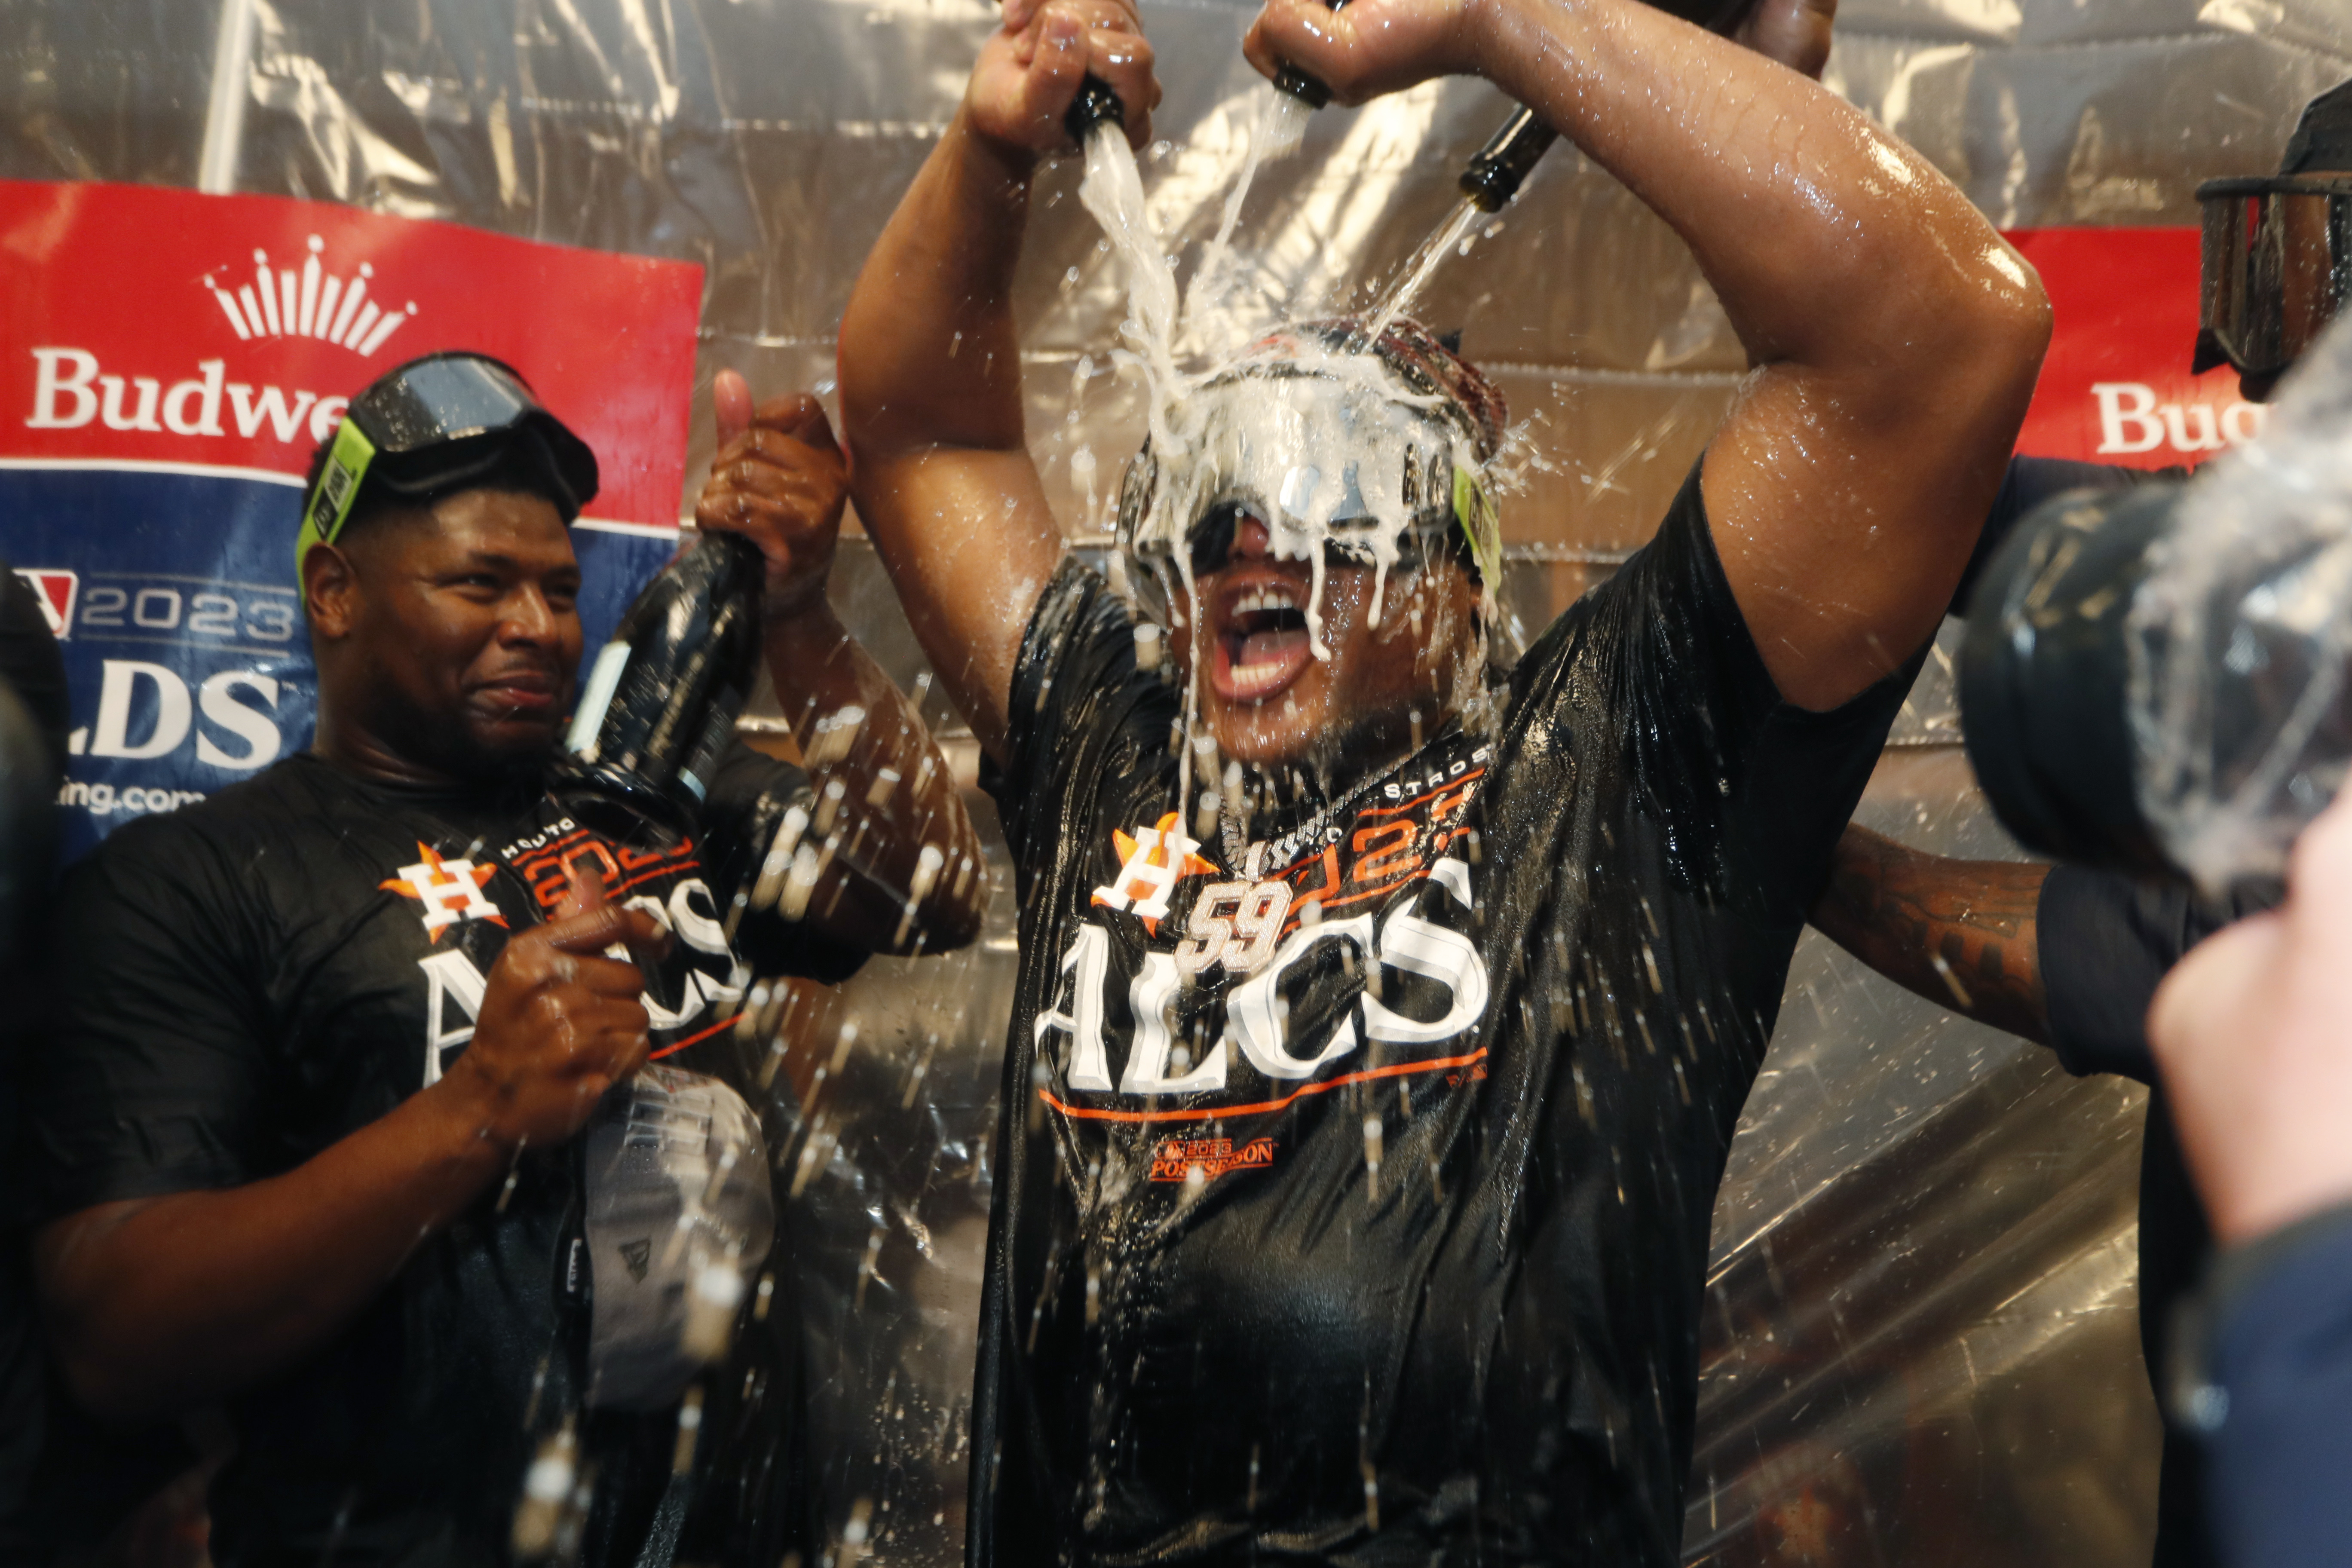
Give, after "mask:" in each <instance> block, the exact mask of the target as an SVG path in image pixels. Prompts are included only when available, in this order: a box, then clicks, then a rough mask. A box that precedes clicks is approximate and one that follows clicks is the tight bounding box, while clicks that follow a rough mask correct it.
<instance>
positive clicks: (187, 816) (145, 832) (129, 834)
mask: <svg viewBox="0 0 2352 1568" xmlns="http://www.w3.org/2000/svg"><path fill="white" fill-rule="evenodd" d="M341 793H342V789H341V781H340V780H339V779H337V778H336V777H335V775H334V773H333V770H332V769H331V768H329V767H328V766H327V765H326V764H324V763H320V762H318V761H316V760H315V759H313V758H310V757H305V756H295V757H289V758H287V759H285V760H284V761H282V762H278V763H273V764H272V765H271V766H270V767H269V768H268V769H267V770H266V771H264V772H263V773H258V774H257V775H256V776H254V777H252V778H249V779H245V780H241V781H239V782H238V783H236V784H231V785H229V787H228V788H226V789H224V790H217V791H215V792H214V793H213V794H211V795H206V796H205V798H203V799H202V800H195V801H190V802H189V803H187V804H186V805H182V806H179V807H177V808H175V809H173V810H171V811H159V812H152V813H150V814H148V815H146V816H139V817H134V818H132V819H131V821H129V822H126V823H124V824H123V825H122V826H120V827H117V828H115V829H114V830H113V831H112V832H111V833H109V834H108V835H107V836H106V837H105V838H104V839H103V840H102V841H101V842H100V844H99V846H98V847H97V848H95V849H93V850H91V851H90V852H89V854H88V855H86V856H84V857H83V858H82V859H81V860H80V861H79V862H78V863H77V864H76V865H75V867H74V868H72V869H71V870H69V871H68V874H67V880H68V885H70V884H72V883H73V882H74V881H75V880H76V879H78V878H83V879H86V878H88V877H93V876H95V877H100V878H102V879H106V880H110V881H122V880H125V879H129V880H135V881H149V880H152V879H155V878H157V877H163V878H166V879H170V878H173V877H175V876H177V877H195V876H198V875H200V874H203V873H207V872H222V873H232V872H233V871H234V869H235V868H236V867H237V866H238V865H240V864H243V863H245V862H247V861H248V860H249V859H250V858H251V857H252V855H253V854H254V852H255V851H257V850H258V849H261V848H264V847H284V846H286V845H287V844H288V841H289V838H290V837H293V836H295V835H297V834H298V833H299V831H300V830H301V828H302V827H303V826H304V825H306V824H307V823H310V822H312V821H316V820H317V819H319V818H320V816H322V815H324V814H325V813H326V811H327V810H328V809H330V808H331V805H332V804H333V803H334V797H335V796H336V795H339V794H341Z"/></svg>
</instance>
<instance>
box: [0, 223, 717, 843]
mask: <svg viewBox="0 0 2352 1568" xmlns="http://www.w3.org/2000/svg"><path fill="white" fill-rule="evenodd" d="M700 299H701V270H700V268H696V267H693V266H689V265H685V264H682V263H678V262H673V261H650V260H646V259H643V258H636V257H627V256H607V255H602V254H599V253H597V252H594V251H585V250H570V249H565V248H562V247H558V246H551V245H535V244H531V243H530V242H528V241H524V240H517V239H506V238H501V237H498V236H495V235H488V234H479V233H476V232H475V231H473V230H471V229H465V228H459V227H457V226H454V225H450V224H441V223H419V222H415V221H412V220H409V219H405V218H395V217H383V216H376V215H374V214H370V213H363V212H355V211H353V210H352V209H350V208H347V207H337V206H327V205H320V204H317V203H312V202H298V201H288V200H283V199H280V198H277V197H271V196H205V195H194V194H191V193H189V192H185V191H173V190H163V189H158V188H152V187H148V186H134V185H106V184H28V183H26V182H22V181H5V180H0V552H5V555H6V557H7V559H8V561H9V563H11V564H12V565H14V566H15V567H16V570H17V571H18V573H19V574H22V575H23V576H24V577H25V578H26V580H27V581H28V582H30V583H31V584H33V585H34V587H35V588H36V589H37V591H38V592H39V593H40V595H41V596H42V601H43V603H44V604H45V605H47V607H48V610H49V616H50V624H51V626H53V627H54V628H55V630H56V631H57V633H58V637H59V638H60V639H61V640H62V642H63V645H64V649H65V655H66V670H67V676H68V680H69V682H70V683H71V686H72V694H73V705H74V729H73V731H72V734H71V736H70V738H69V739H68V750H69V751H70V752H71V753H72V754H71V756H70V758H69V767H70V773H69V777H68V781H67V784H66V787H65V793H64V795H63V798H62V799H61V801H60V804H61V805H64V806H65V807H66V808H67V818H66V819H67V824H68V826H67V836H66V844H67V848H68V852H73V851H78V850H79V849H81V848H83V847H87V846H88V845H89V844H90V843H91V842H94V841H95V839H96V838H97V837H100V836H101V835H103V834H104V833H105V832H106V831H107V829H109V828H110V827H111V826H114V825H115V824H116V823H119V822H121V821H123V820H125V819H126V818H127V817H130V816H138V815H141V814H143V813H149V812H156V811H168V810H172V809H173V808H175V807H177V806H179V805H184V804H186V803H187V802H189V801H192V800H199V799H202V798H203V797H204V796H205V795H208V794H210V793H211V792H213V791H214V790H216V789H219V788H222V787H224V786H225V785H227V784H234V783H236V781H237V780H239V779H240V778H246V777H249V776H251V775H252V774H253V773H255V772H256V771H257V770H258V769H260V768H263V767H266V766H268V764H269V763H272V762H274V761H276V760H277V759H278V758H279V757H282V756H284V755H286V754H287V753H288V752H292V751H296V750H299V748H301V747H302V746H304V745H307V744H308V743H309V742H310V729H311V724H312V720H313V714H314V681H313V679H312V673H311V668H310V650H309V646H308V642H309V639H308V637H306V636H305V634H304V628H303V625H302V616H301V605H300V603H299V594H298V592H297V585H296V584H295V582H294V535H295V529H296V524H297V522H298V521H299V515H300V510H301V495H302V492H301V476H302V475H303V473H304V472H305V471H306V469H307V468H308V467H309V465H310V457H311V454H312V453H313V452H314V451H315V450H316V449H317V448H318V447H319V445H320V442H321V441H323V440H325V439H326V437H327V436H328V434H329V433H330V432H331V430H332V428H333V426H334V422H335V418H336V416H338V415H339V414H340V413H341V411H342V408H343V406H344V403H345V400H346V399H348V398H349V397H351V396H352V395H353V394H355V393H357V392H358V391H359V390H360V389H361V388H362V387H363V386H365V385H366V384H368V383H369V382H371V381H373V380H374V379H375V378H376V377H377V376H379V375H381V374H383V373H384V372H385V371H387V370H389V369H391V368H392V367H393V366H394V365H397V364H399V363H402V362H404V361H405V360H409V359H413V358H415V357H416V356H417V355H419V354H423V353H431V352H433V351H434V350H436V349H448V348H464V349H471V350H475V351H478V352H480V353H489V354H495V355H496V356H498V357H499V358H500V359H502V360H505V361H506V362H507V363H509V364H511V365H513V366H514V367H515V368H516V369H517V370H519V371H520V372H521V373H522V374H523V376H524V378H525V379H526V380H528V381H529V382H530V384H532V386H533V387H534V388H535V389H536V390H537V391H538V393H539V395H540V397H541V401H542V402H544V403H545V404H546V405H547V406H548V407H549V408H551V409H552V410H553V411H554V412H555V413H556V415H557V416H559V417H561V418H562V420H563V421H564V422H565V423H566V424H568V425H570V426H572V428H573V429H574V430H576V431H578V432H579V433H580V435H581V436H582V437H583V438H584V439H585V440H586V441H587V443H588V445H589V446H590V447H592V448H593V450H594V451H595V454H596V458H597V464H598V468H599V469H600V471H601V474H602V479H603V488H602V489H601V490H600V492H599V493H598V495H597V496H596V498H595V500H593V502H591V503H590V505H589V508H588V515H587V516H585V517H583V518H582V519H581V520H580V530H579V531H577V532H576V533H575V534H574V535H573V543H574V545H575V546H576V547H577V549H578V551H579V554H580V564H581V572H582V576H583V584H582V591H581V595H580V612H581V618H582V620H583V622H584V623H585V630H586V632H587V635H588V637H589V639H590V641H589V646H591V647H593V646H595V644H596V642H598V641H600V640H601V639H602V638H603V637H604V634H605V632H606V631H607V630H608V629H609V628H610V626H612V624H613V621H614V618H615V617H616V616H618V614H619V612H620V610H621V608H622V606H623V605H626V604H627V603H628V601H629V598H630V597H631V595H634V594H635V591H636V589H637V587H638V585H639V584H642V583H643V582H644V581H645V579H646V576H647V575H648V574H651V573H652V572H653V571H654V570H655V569H656V567H658V566H659V565H660V563H661V562H662V560H663V558H664V557H665V556H667V553H668V552H669V551H670V550H671V549H672V548H673V547H674V536H675V532H676V526H677V509H678V495H679V489H680V487H681V483H682V481H683V479H684V477H685V466H686V423H687V417H688V400H689V397H690V395H691V393H692V390H693V381H694V351H695V325H696V319H697V312H698V307H699V304H700Z"/></svg>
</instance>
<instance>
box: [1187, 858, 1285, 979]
mask: <svg viewBox="0 0 2352 1568" xmlns="http://www.w3.org/2000/svg"><path fill="white" fill-rule="evenodd" d="M1289 913H1290V884H1289V883H1287V882H1278V881H1267V882H1212V883H1210V884H1209V885H1208V886H1207V887H1205V888H1203V889H1201V896H1200V899H1199V900H1198V901H1197V902H1196V903H1194V904H1193V906H1192V919H1191V920H1189V921H1186V922H1185V925H1184V940H1183V941H1181V942H1178V943H1177V944H1176V968H1177V970H1178V971H1179V972H1180V973H1182V974H1183V975H1184V976H1185V977H1186V978H1187V979H1197V978H1199V977H1200V976H1201V975H1202V974H1203V973H1207V972H1208V971H1209V970H1212V969H1214V968H1215V967H1217V966H1218V965H1219V964H1223V965H1224V969H1225V973H1227V974H1229V975H1232V976H1234V978H1236V979H1238V978H1240V977H1241V976H1243V975H1244V974H1255V973H1257V972H1258V971H1259V970H1261V969H1263V968H1265V966H1266V963H1268V962H1269V961H1270V960H1271V959H1272V958H1273V957H1274V950H1275V949H1276V947H1278V946H1280V945H1281V942H1282V922H1283V919H1284V917H1286V916H1287V915H1288V914H1289Z"/></svg>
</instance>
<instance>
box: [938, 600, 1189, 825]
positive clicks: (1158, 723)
mask: <svg viewBox="0 0 2352 1568" xmlns="http://www.w3.org/2000/svg"><path fill="white" fill-rule="evenodd" d="M1175 715H1176V700H1175V694H1174V691H1173V689H1171V687H1170V685H1169V684H1168V682H1166V681H1165V680H1162V679H1160V678H1159V677H1158V676H1156V675H1152V674H1149V673H1146V672H1144V671H1141V670H1139V669H1138V668H1136V665H1135V623H1134V620H1133V617H1131V616H1129V614H1128V609H1127V605H1125V603H1124V602H1122V601H1121V600H1120V598H1119V597H1118V595H1116V594H1114V593H1112V592H1111V591H1110V587H1109V585H1108V584H1106V583H1105V582H1104V581H1103V580H1102V578H1101V576H1100V575H1099V574H1097V573H1095V572H1094V571H1092V570H1091V569H1090V568H1088V567H1087V566H1086V565H1085V564H1084V563H1081V562H1080V561H1078V560H1077V559H1076V557H1075V556H1073V557H1071V558H1070V559H1068V560H1066V561H1064V562H1063V563H1062V565H1061V567H1060V569H1059V570H1058V571H1056V572H1055V574H1054V576H1053V579H1052V580H1051V581H1050V582H1048V583H1047V584H1045V593H1044V594H1042V595H1039V596H1038V600H1037V607H1036V609H1035V610H1034V611H1033V612H1031V614H1030V616H1029V629H1028V631H1027V632H1026V633H1025V634H1024V636H1023V637H1022V639H1021V658H1020V661H1019V662H1018V663H1017V664H1015V665H1014V666H1013V692H1012V705H1011V711H1010V712H1008V713H1007V714H1006V715H1005V750H1006V752H1007V753H1008V757H1007V761H1006V763H1005V765H1004V766H1003V767H1002V768H999V767H997V766H996V765H995V764H994V763H983V764H982V771H981V784H982V787H983V788H985V789H986V790H987V791H988V792H989V794H990V795H993V796H994V797H995V799H996V804H997V810H998V813H999V815H1000V816H1002V818H1003V823H1004V836H1005V838H1006V840H1007V841H1008V842H1009V843H1010V844H1011V846H1012V848H1013V863H1014V864H1015V865H1016V866H1030V865H1034V864H1038V863H1041V862H1043V861H1045V860H1048V859H1050V858H1052V857H1053V855H1054V853H1055V849H1056V847H1058V846H1059V845H1060V844H1061V843H1062V842H1063V840H1064V837H1065V829H1066V826H1067V824H1068V823H1070V822H1071V821H1074V820H1090V819H1089V818H1086V817H1078V816H1072V815H1070V813H1071V809H1072V807H1073V806H1074V805H1075V804H1076V803H1075V802H1072V801H1068V800H1066V799H1065V798H1064V794H1065V786H1066V785H1068V784H1071V783H1073V782H1074V781H1078V780H1084V779H1097V778H1116V777H1119V776H1121V775H1122V774H1123V773H1125V772H1126V771H1127V766H1126V764H1127V763H1129V762H1135V761H1139V760H1140V759H1143V758H1147V757H1150V758H1153V759H1155V761H1156V760H1157V759H1159V758H1162V757H1165V756H1166V755H1167V754H1168V752H1169V751H1170V746H1169V740H1168V732H1169V725H1170V723H1171V721H1173V719H1174V718H1175Z"/></svg>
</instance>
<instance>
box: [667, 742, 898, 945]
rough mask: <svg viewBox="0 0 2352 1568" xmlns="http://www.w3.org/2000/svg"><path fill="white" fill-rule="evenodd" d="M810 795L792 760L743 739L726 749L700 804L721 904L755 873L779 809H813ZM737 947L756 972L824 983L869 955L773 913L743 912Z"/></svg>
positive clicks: (708, 862) (747, 887) (745, 887)
mask: <svg viewBox="0 0 2352 1568" xmlns="http://www.w3.org/2000/svg"><path fill="white" fill-rule="evenodd" d="M814 799H815V792H814V790H812V789H811V788H810V786H809V778H808V774H806V773H803V772H802V771H801V770H800V769H799V768H797V767H795V766H793V764H792V763H787V762H782V761H779V760H778V759H777V758H774V757H772V756H769V755H768V754H767V753H766V752H756V751H753V750H752V749H751V747H750V746H747V745H745V744H744V743H743V742H741V741H740V740H739V741H737V742H735V743H734V744H733V745H732V746H730V748H728V752H727V754H726V755H725V756H724V757H722V758H720V759H719V768H718V771H717V773H715V774H713V775H712V777H711V780H710V794H709V795H708V796H707V797H706V798H705V799H704V800H703V803H702V830H703V834H704V837H705V838H706V839H707V841H708V843H707V846H706V848H707V853H706V855H705V858H704V861H703V864H704V868H706V869H707V870H709V873H710V875H711V879H712V880H711V884H710V890H711V893H712V894H713V896H714V897H716V898H717V900H718V901H719V908H720V909H721V910H725V909H726V908H727V907H728V906H729V905H730V903H732V902H733V900H734V899H735V896H736V894H738V893H739V892H740V893H749V892H750V891H751V885H752V884H753V883H754V882H756V881H757V880H758V879H759V876H760V865H761V861H762V860H764V859H766V858H767V854H768V846H769V844H770V843H771V842H772V840H773V839H774V838H775V836H776V828H777V826H779V825H780V824H782V821H783V819H784V813H785V812H787V811H789V810H791V809H792V808H793V806H795V805H797V806H800V807H802V808H803V810H808V809H812V808H813V803H814ZM735 946H736V950H737V951H738V952H740V953H741V954H742V955H743V958H744V961H745V962H746V963H750V964H751V967H752V969H753V970H755V971H756V972H758V973H760V974H762V975H775V974H793V975H798V976H800V977H801V978H803V979H804V980H816V981H822V982H823V983H824V984H827V985H838V984H841V982H843V981H845V980H846V979H848V978H849V977H850V976H851V975H853V974H855V973H857V970H858V967H859V966H860V965H861V964H863V963H865V962H866V952H865V950H864V949H863V948H859V947H856V946H853V945H851V944H850V943H848V942H840V941H836V940H835V938H833V937H832V936H830V935H828V934H826V932H825V931H824V929H823V928H822V925H821V923H820V922H818V921H814V920H807V921H785V920H779V919H777V918H776V916H775V915H774V913H773V912H770V913H767V914H763V915H751V916H748V917H746V918H745V919H744V920H743V921H742V922H741V923H740V925H739V926H738V927H737V928H736V932H735Z"/></svg>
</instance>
